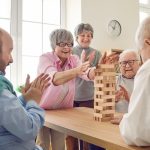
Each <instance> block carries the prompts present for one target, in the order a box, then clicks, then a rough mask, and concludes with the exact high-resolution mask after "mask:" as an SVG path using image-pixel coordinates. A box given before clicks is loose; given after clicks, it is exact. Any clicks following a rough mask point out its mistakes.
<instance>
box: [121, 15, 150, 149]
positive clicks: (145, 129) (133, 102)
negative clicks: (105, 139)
mask: <svg viewBox="0 0 150 150" xmlns="http://www.w3.org/2000/svg"><path fill="white" fill-rule="evenodd" d="M136 43H137V46H138V49H139V53H140V55H141V58H142V61H143V65H142V66H141V68H140V69H139V70H138V72H137V74H136V76H135V80H134V89H133V92H132V95H131V98H130V103H129V109H128V113H127V114H125V115H124V116H123V119H122V120H121V123H120V126H119V127H120V132H121V135H122V136H123V138H124V140H125V142H126V143H127V144H128V145H137V146H150V127H149V125H150V117H149V115H150V93H149V89H150V17H148V18H146V19H145V20H144V21H143V22H142V23H141V24H140V26H139V28H138V30H137V33H136Z"/></svg>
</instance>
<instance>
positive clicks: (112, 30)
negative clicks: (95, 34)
mask: <svg viewBox="0 0 150 150" xmlns="http://www.w3.org/2000/svg"><path fill="white" fill-rule="evenodd" d="M108 34H109V35H110V36H112V37H118V36H119V35H120V34H121V25H120V23H119V22H118V21H117V20H111V21H110V22H109V23H108Z"/></svg>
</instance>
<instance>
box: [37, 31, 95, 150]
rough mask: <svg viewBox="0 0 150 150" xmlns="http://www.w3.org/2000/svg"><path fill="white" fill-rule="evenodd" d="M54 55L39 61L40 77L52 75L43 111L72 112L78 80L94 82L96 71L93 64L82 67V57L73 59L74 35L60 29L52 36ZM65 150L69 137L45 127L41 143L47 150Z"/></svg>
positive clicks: (86, 63) (42, 105)
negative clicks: (92, 66) (46, 74)
mask: <svg viewBox="0 0 150 150" xmlns="http://www.w3.org/2000/svg"><path fill="white" fill-rule="evenodd" d="M50 42H51V47H52V49H53V51H52V52H48V53H45V54H43V55H42V56H41V57H40V60H39V66H38V74H40V73H48V74H49V75H50V77H51V85H50V86H49V87H48V88H47V89H46V90H45V92H44V94H43V96H42V98H41V99H42V101H41V102H40V106H41V107H42V108H43V109H60V108H61V109H63V108H72V107H73V100H74V95H75V78H76V77H81V78H83V79H86V80H90V79H92V78H93V71H94V69H91V68H89V66H90V63H89V62H88V61H87V62H85V63H82V62H81V61H80V60H79V58H78V56H76V55H72V47H73V36H72V34H71V32H70V31H67V30H65V29H56V30H54V31H53V32H52V33H51V35H50ZM50 139H51V145H52V149H54V150H65V135H63V134H62V133H59V132H57V131H54V130H50V129H48V128H46V127H43V128H42V129H41V131H40V134H39V136H38V138H37V143H38V144H39V145H41V146H42V147H43V149H44V150H49V146H50V145H49V143H50Z"/></svg>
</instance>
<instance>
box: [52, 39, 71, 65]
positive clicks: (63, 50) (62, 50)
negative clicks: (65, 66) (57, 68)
mask: <svg viewBox="0 0 150 150" xmlns="http://www.w3.org/2000/svg"><path fill="white" fill-rule="evenodd" d="M72 47H73V44H72V43H69V42H61V43H59V44H57V45H56V47H55V50H54V53H55V54H56V55H57V56H58V57H59V59H60V60H61V61H62V62H65V61H66V60H67V59H68V58H69V57H70V55H71V53H72Z"/></svg>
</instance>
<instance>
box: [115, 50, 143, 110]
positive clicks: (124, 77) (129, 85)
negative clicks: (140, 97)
mask: <svg viewBox="0 0 150 150" xmlns="http://www.w3.org/2000/svg"><path fill="white" fill-rule="evenodd" d="M139 67H140V65H139V55H138V54H137V51H135V50H124V51H123V52H122V53H121V54H120V56H119V68H120V75H119V76H118V77H117V87H116V89H117V92H116V111H117V112H122V113H126V112H128V105H129V98H130V95H131V93H132V90H133V85H134V77H135V75H136V73H137V71H138V69H139Z"/></svg>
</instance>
